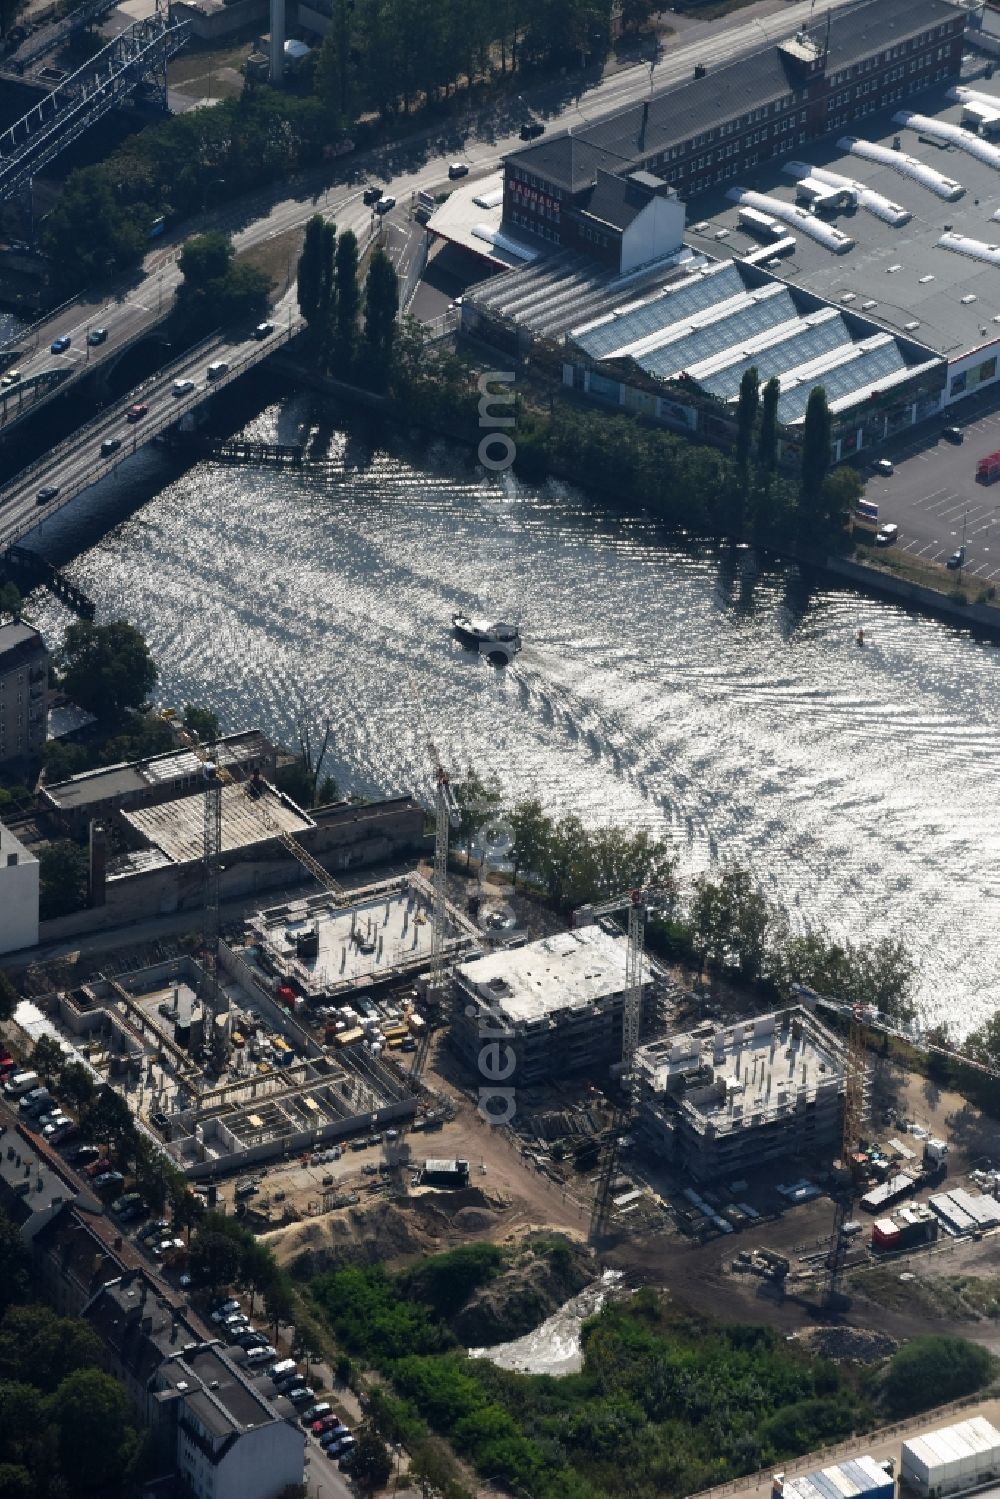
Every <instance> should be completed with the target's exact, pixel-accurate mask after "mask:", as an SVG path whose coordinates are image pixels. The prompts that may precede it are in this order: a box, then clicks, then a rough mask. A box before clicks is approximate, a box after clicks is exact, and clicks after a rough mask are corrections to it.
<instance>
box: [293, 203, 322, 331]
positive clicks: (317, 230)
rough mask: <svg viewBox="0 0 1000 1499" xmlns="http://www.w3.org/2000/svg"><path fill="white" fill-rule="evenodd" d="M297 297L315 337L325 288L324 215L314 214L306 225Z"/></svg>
mask: <svg viewBox="0 0 1000 1499" xmlns="http://www.w3.org/2000/svg"><path fill="white" fill-rule="evenodd" d="M296 275H297V284H296V296H297V297H298V303H299V311H300V312H301V314H302V316H303V318H304V319H305V322H306V326H307V327H308V329H309V331H310V333H312V334H313V335H314V336H317V335H318V331H319V314H320V300H321V296H322V287H323V215H322V214H321V213H314V214H313V216H312V218H311V219H310V220H309V221H308V223H307V224H306V233H305V239H304V240H303V242H302V253H301V255H300V256H299V264H298V270H297V273H296Z"/></svg>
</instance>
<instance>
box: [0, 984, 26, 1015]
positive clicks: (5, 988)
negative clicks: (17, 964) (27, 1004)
mask: <svg viewBox="0 0 1000 1499" xmlns="http://www.w3.org/2000/svg"><path fill="white" fill-rule="evenodd" d="M20 1003H21V996H20V994H18V992H17V990H16V989H15V988H14V985H13V984H12V983H11V981H10V979H9V978H8V977H7V975H6V974H5V973H0V1022H2V1021H4V1020H9V1019H10V1017H11V1016H12V1015H13V1013H14V1011H15V1010H16V1009H17V1007H18V1005H19V1004H20Z"/></svg>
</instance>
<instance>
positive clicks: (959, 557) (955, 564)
mask: <svg viewBox="0 0 1000 1499" xmlns="http://www.w3.org/2000/svg"><path fill="white" fill-rule="evenodd" d="M947 565H948V567H950V568H951V569H952V570H953V571H954V570H955V569H956V568H959V567H964V566H965V548H964V547H959V549H958V551H957V552H952V554H951V556H950V557H949V558H948V564H947Z"/></svg>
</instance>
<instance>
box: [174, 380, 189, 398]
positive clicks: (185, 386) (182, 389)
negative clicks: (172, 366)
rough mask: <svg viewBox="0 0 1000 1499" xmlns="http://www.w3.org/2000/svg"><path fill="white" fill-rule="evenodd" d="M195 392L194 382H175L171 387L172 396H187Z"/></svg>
mask: <svg viewBox="0 0 1000 1499" xmlns="http://www.w3.org/2000/svg"><path fill="white" fill-rule="evenodd" d="M192 390H194V381H193V380H175V381H174V383H173V386H172V387H171V394H173V395H175V396H186V395H188V394H189V393H190V392H191V391H192Z"/></svg>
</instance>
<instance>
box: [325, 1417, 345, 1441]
mask: <svg viewBox="0 0 1000 1499" xmlns="http://www.w3.org/2000/svg"><path fill="white" fill-rule="evenodd" d="M350 1434H351V1428H350V1427H349V1426H345V1425H344V1423H343V1421H341V1420H339V1419H338V1418H337V1417H336V1416H334V1418H333V1425H332V1426H328V1427H327V1428H326V1430H325V1432H324V1433H323V1435H322V1437H321V1438H320V1441H321V1442H322V1443H323V1444H324V1445H325V1446H329V1444H330V1443H331V1442H341V1441H343V1439H344V1437H349V1436H350Z"/></svg>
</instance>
